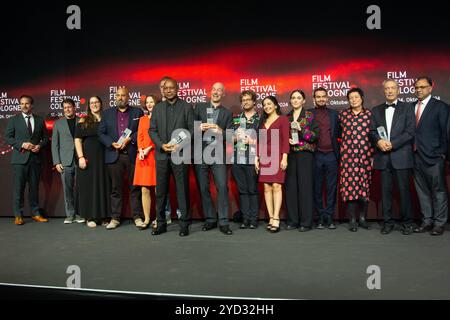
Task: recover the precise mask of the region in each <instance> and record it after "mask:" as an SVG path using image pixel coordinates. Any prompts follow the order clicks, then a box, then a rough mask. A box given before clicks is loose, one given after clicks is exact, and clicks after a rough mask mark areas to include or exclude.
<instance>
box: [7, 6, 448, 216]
mask: <svg viewBox="0 0 450 320" xmlns="http://www.w3.org/2000/svg"><path fill="white" fill-rule="evenodd" d="M70 4H73V3H69V2H57V3H44V4H42V3H34V4H23V5H19V4H11V3H10V4H8V5H7V6H5V7H4V14H3V16H2V19H1V20H0V30H1V38H0V39H1V41H2V56H1V59H0V66H1V70H2V76H1V77H0V95H1V96H0V174H1V177H2V180H1V181H2V182H3V188H2V192H1V193H0V203H1V206H0V208H1V210H0V215H4V216H9V215H12V201H11V199H12V185H11V183H12V176H11V167H10V164H9V161H10V154H11V153H10V150H9V147H8V146H7V145H6V144H5V141H4V138H3V134H4V130H5V128H6V123H7V119H8V118H9V117H10V116H12V115H14V114H16V113H17V112H18V101H17V98H18V97H19V96H20V95H21V94H23V93H27V94H31V95H33V96H34V97H35V100H36V103H35V111H36V112H37V113H38V114H40V115H43V116H45V117H46V118H47V120H48V121H49V123H51V121H52V120H54V119H55V118H57V117H59V116H61V115H62V109H61V101H62V99H63V98H64V97H66V96H69V97H72V98H74V99H75V100H76V101H77V102H78V109H77V111H78V112H83V111H84V110H85V108H86V101H87V99H88V98H89V97H90V96H91V95H99V96H100V97H102V98H103V100H104V103H105V105H106V106H109V105H110V104H111V103H112V101H113V100H114V91H115V88H116V87H117V86H118V85H127V86H128V87H130V89H131V94H132V97H131V102H132V104H134V105H136V106H139V105H140V104H141V97H142V96H144V95H147V94H150V93H158V92H159V90H158V82H159V79H160V78H161V77H162V76H165V75H170V76H172V77H174V78H176V79H177V80H178V82H179V83H180V86H181V90H180V96H181V97H182V98H183V99H186V100H187V101H188V102H192V103H195V102H196V101H203V100H205V99H207V95H208V93H209V89H210V87H211V85H212V84H213V83H214V82H216V81H221V82H223V83H224V84H225V86H226V88H227V95H226V97H225V101H224V104H225V105H226V106H228V107H229V108H231V110H233V112H235V113H237V112H239V110H240V108H239V99H238V95H239V93H240V92H241V91H242V90H243V89H245V88H246V87H253V89H255V90H256V91H257V92H258V95H259V98H263V97H264V96H265V95H269V94H275V95H276V96H277V97H278V99H279V101H280V102H281V105H282V107H283V111H284V112H287V111H289V109H290V108H289V106H288V104H287V102H288V97H289V93H290V91H292V90H293V89H297V88H300V89H303V90H304V91H305V92H306V94H307V97H308V101H307V105H308V106H309V107H313V103H312V99H311V94H312V91H313V89H314V88H315V87H317V86H320V85H325V86H328V87H329V88H330V92H329V94H330V95H331V96H330V105H331V107H333V108H336V109H339V110H340V109H343V108H346V107H348V104H346V98H345V93H346V90H348V88H349V87H350V86H360V87H362V88H363V89H364V90H365V92H366V102H365V106H366V107H369V108H371V107H373V106H375V105H377V104H379V103H382V102H383V94H382V90H381V82H382V81H383V80H384V79H385V78H386V77H393V78H396V79H397V80H398V81H399V82H400V83H401V92H402V93H401V95H400V97H401V98H402V99H403V100H405V101H412V99H413V97H414V95H413V81H414V79H415V78H416V77H418V76H420V75H423V74H426V75H430V76H431V77H432V78H433V79H434V80H435V82H436V84H435V87H434V90H433V95H434V96H436V97H438V98H440V99H442V100H444V101H446V102H449V101H450V92H449V82H450V78H449V76H450V59H449V53H450V50H449V49H450V43H449V40H448V32H449V31H450V23H449V20H448V17H447V16H446V13H447V11H446V10H445V7H444V5H443V4H439V3H436V4H435V3H433V2H429V3H423V4H422V6H421V7H420V8H419V7H416V6H415V5H412V4H411V3H408V2H396V3H395V4H392V3H389V4H383V3H378V5H379V6H380V8H381V30H368V29H367V27H366V20H367V18H368V17H369V14H367V13H366V9H367V7H368V6H369V5H370V4H372V3H370V2H359V3H358V4H348V3H345V4H344V3H341V2H339V3H335V4H327V3H321V2H317V3H308V4H307V5H306V4H304V3H303V2H298V1H297V2H282V1H281V2H280V1H278V2H267V3H266V2H246V3H242V4H230V3H212V2H211V3H195V4H194V3H184V4H179V3H176V2H169V1H168V2H164V3H157V4H154V3H150V2H133V1H128V2H126V3H125V2H124V3H122V4H110V3H103V4H102V3H97V2H96V3H87V2H86V3H83V2H78V3H76V4H77V5H79V6H80V8H81V27H82V28H81V30H68V29H67V27H66V20H67V18H68V17H69V15H68V14H66V8H67V7H68V6H69V5H70ZM46 157H47V159H48V161H47V162H46V166H45V168H44V171H43V177H42V184H41V204H42V207H43V208H45V210H46V211H47V212H48V214H49V215H50V216H62V215H64V207H63V202H62V197H63V196H62V192H61V188H62V186H61V182H60V180H59V177H58V175H57V173H56V172H55V171H52V168H51V156H50V153H49V148H47V150H46ZM230 185H231V188H230V198H231V201H232V205H231V208H230V214H231V213H232V212H234V211H235V210H236V209H237V199H238V197H237V191H236V188H235V186H234V183H233V181H232V179H230ZM196 188H197V187H196V183H195V179H194V178H193V176H192V179H191V194H192V207H193V211H194V217H201V207H200V199H199V197H198V192H195V191H196ZM378 188H379V177H378V175H377V174H375V180H374V184H373V191H372V197H371V198H372V200H373V201H372V202H371V207H370V216H371V217H373V218H375V217H381V211H379V204H380V203H379V202H380V194H379V191H378ZM172 194H174V193H173V192H172ZM173 201H174V202H175V201H176V200H175V199H173ZM263 202H264V201H263V197H261V203H263ZM415 207H416V209H417V201H415ZM124 210H125V211H126V212H127V211H128V207H126V208H124ZM264 210H265V209H264V207H263V206H262V208H261V216H263V215H264ZM337 214H338V215H339V216H341V217H344V212H343V211H342V210H341V206H340V209H338V211H337ZM416 214H417V213H416ZM127 215H128V213H127Z"/></svg>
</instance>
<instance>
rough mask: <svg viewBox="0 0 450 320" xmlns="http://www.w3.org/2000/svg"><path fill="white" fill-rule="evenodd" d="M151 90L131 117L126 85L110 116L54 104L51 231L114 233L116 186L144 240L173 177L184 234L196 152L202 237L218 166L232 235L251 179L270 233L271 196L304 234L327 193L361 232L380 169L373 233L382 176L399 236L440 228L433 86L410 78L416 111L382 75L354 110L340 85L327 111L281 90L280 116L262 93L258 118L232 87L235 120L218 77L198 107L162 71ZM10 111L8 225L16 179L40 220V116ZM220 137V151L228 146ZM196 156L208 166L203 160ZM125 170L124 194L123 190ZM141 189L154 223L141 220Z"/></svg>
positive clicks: (327, 208) (248, 223)
mask: <svg viewBox="0 0 450 320" xmlns="http://www.w3.org/2000/svg"><path fill="white" fill-rule="evenodd" d="M160 88H161V95H162V98H161V99H160V98H159V97H158V96H157V95H149V96H147V97H146V99H145V105H144V106H143V108H142V109H140V108H135V107H131V106H129V104H128V99H129V92H128V89H127V88H126V87H120V88H119V89H118V90H117V94H116V106H115V107H112V108H108V109H103V105H102V100H101V99H100V98H99V97H97V96H94V97H91V98H90V99H89V105H88V107H87V110H86V116H84V117H81V118H78V117H77V116H76V114H75V103H74V101H73V100H71V99H65V100H64V101H63V108H64V117H63V118H61V119H59V120H58V121H56V122H55V124H54V126H53V132H52V139H51V150H52V158H53V165H54V168H55V169H56V170H57V172H58V173H59V174H60V175H61V180H62V186H63V191H64V201H65V211H66V215H67V217H66V219H65V220H64V223H67V224H69V223H73V222H77V223H84V222H86V224H87V226H88V227H96V226H97V225H99V224H102V225H104V226H105V227H106V228H107V229H109V230H112V229H115V228H117V227H118V226H119V225H120V223H121V213H122V206H123V199H124V192H123V191H124V188H126V187H127V188H128V189H129V199H130V204H131V212H132V214H133V220H134V223H135V225H136V227H137V228H138V229H140V230H144V229H147V228H149V227H151V229H152V234H153V235H160V234H162V233H165V232H166V231H167V224H168V223H170V221H169V220H168V218H169V219H170V215H169V217H168V216H167V214H166V212H167V208H168V204H169V181H170V178H171V176H173V178H174V180H175V185H176V197H177V203H178V209H177V215H178V219H179V226H180V231H179V235H180V236H187V235H189V225H190V204H189V172H188V170H189V163H190V161H179V160H180V159H189V160H191V159H192V158H196V159H197V160H198V161H194V169H195V176H196V180H197V184H198V187H199V191H200V195H201V202H202V208H203V214H204V217H205V219H206V220H205V223H204V224H203V227H202V230H203V231H208V230H211V229H214V228H217V227H218V228H219V230H220V231H221V232H222V233H224V234H226V235H231V234H232V233H233V231H232V230H231V228H230V222H229V215H228V212H229V197H228V178H227V164H231V167H232V168H231V171H232V175H233V177H234V180H235V181H236V185H237V189H238V192H239V209H240V212H241V213H242V216H243V221H242V224H241V225H240V228H241V229H255V228H257V227H258V218H259V192H258V189H259V188H258V186H259V183H262V184H263V190H264V200H265V204H266V209H267V214H268V218H269V221H268V223H267V225H266V228H267V230H268V231H270V232H271V233H276V232H279V231H280V211H281V207H282V203H283V199H284V201H285V205H286V209H287V222H286V230H294V229H298V230H299V231H301V232H305V231H309V230H311V229H312V227H313V214H314V212H315V211H316V212H317V214H318V221H317V225H316V228H317V229H325V228H328V229H335V228H336V225H335V224H334V221H333V215H334V213H335V206H336V200H337V190H339V196H340V198H341V199H342V201H343V202H344V203H346V207H347V214H348V217H349V230H350V231H357V230H358V227H361V228H365V229H369V228H370V226H369V224H368V222H367V210H368V203H369V197H370V192H371V187H372V174H373V171H374V170H379V171H380V173H381V195H382V210H383V216H384V225H383V228H382V229H381V233H382V234H388V233H390V232H392V231H393V229H394V226H395V220H394V218H393V214H392V194H393V192H392V191H393V185H394V180H395V182H396V184H397V186H398V190H399V194H400V214H401V231H402V233H403V234H405V235H408V234H411V233H413V232H418V233H422V232H426V231H429V232H430V234H432V235H441V234H442V233H443V232H444V225H445V223H446V222H447V217H448V200H447V190H446V180H445V161H446V160H449V156H450V152H449V149H450V143H449V138H450V107H449V106H448V105H447V104H445V103H444V102H442V101H440V100H437V99H435V98H433V97H432V96H431V93H432V90H433V82H432V80H431V79H430V78H429V77H419V78H418V79H417V80H416V82H415V92H416V96H417V99H418V100H417V102H416V103H413V104H408V103H405V102H402V101H400V100H399V99H398V95H399V86H398V83H397V82H396V81H395V80H393V79H387V80H385V81H384V82H383V90H384V95H385V102H383V103H382V104H380V105H379V106H376V107H374V108H372V109H371V110H370V109H368V108H366V107H364V92H363V90H361V89H360V88H352V89H350V90H349V91H348V93H347V98H348V102H349V108H347V109H344V110H342V111H341V112H339V113H338V112H337V111H336V110H333V109H330V108H328V106H327V103H328V96H327V90H326V89H324V88H317V89H315V90H314V92H313V100H314V105H315V107H314V108H311V109H307V108H306V107H305V105H306V96H305V93H304V92H303V91H302V90H294V91H292V92H291V94H290V105H291V107H292V110H291V111H290V112H289V113H288V114H287V115H283V114H282V112H281V108H280V105H279V103H278V101H277V99H276V98H275V97H274V96H268V97H265V98H264V99H263V100H262V107H263V112H262V113H261V114H260V113H258V111H257V109H256V102H257V96H256V94H255V92H253V91H243V92H241V94H240V96H239V98H240V104H241V107H242V112H241V113H240V114H238V115H236V116H234V117H233V114H232V112H231V111H230V110H228V109H227V108H226V107H224V106H223V105H222V99H223V97H224V95H225V87H224V85H223V84H222V83H220V82H217V83H215V84H214V85H213V86H212V88H211V93H210V101H209V102H207V103H198V104H197V105H195V107H193V106H191V105H190V104H188V103H187V102H186V101H184V100H182V99H180V98H179V97H178V95H177V92H178V84H177V81H176V80H175V79H172V78H170V77H164V78H163V79H162V80H161V82H160ZM20 108H21V111H22V112H21V113H19V114H18V115H16V116H14V117H12V118H11V119H10V120H9V122H8V126H7V129H6V132H5V137H6V141H7V143H8V144H10V145H11V146H13V148H14V150H13V154H12V160H11V163H12V165H13V170H14V215H15V224H16V225H22V224H23V223H24V220H23V207H24V189H25V186H26V183H28V185H29V198H30V206H31V211H32V219H33V220H35V221H38V222H46V221H47V219H46V218H45V217H43V216H42V215H41V214H40V211H39V210H40V209H39V204H38V196H39V190H38V186H39V178H40V171H41V166H42V160H41V157H40V154H41V150H42V148H43V147H45V146H46V145H47V144H48V143H49V138H48V133H47V130H46V127H45V123H44V119H43V118H41V117H39V116H38V115H36V114H33V98H32V97H31V96H27V95H23V96H22V97H20ZM229 132H231V140H230V139H228V137H229ZM196 134H199V135H200V139H201V143H199V144H196V143H194V144H192V143H190V142H189V141H191V139H189V137H195V136H196ZM226 137H227V139H226ZM230 141H231V143H230ZM229 143H230V146H231V147H232V151H231V152H227V146H228V144H229ZM192 148H193V149H194V150H193V152H192ZM207 152H209V155H210V156H211V157H212V159H213V161H211V159H209V158H208V159H207V158H206V157H204V156H202V155H205V154H206V153H207ZM230 154H231V158H229V156H230ZM274 159H275V160H274ZM229 160H230V161H229ZM210 173H211V174H212V176H213V179H214V184H215V187H216V189H217V208H216V207H215V205H214V204H213V200H212V197H211V192H210V176H209V175H210ZM411 175H412V176H413V178H414V184H415V189H416V191H417V196H418V199H419V202H420V208H421V214H422V221H421V224H419V225H415V224H414V221H413V212H412V211H413V210H412V205H411V194H410V177H411ZM125 176H127V177H128V178H127V180H128V182H129V185H128V186H125V185H124V183H125V180H126V179H125ZM153 190H154V192H155V199H156V219H155V220H154V221H153V222H152V221H151V218H150V208H151V193H152V191H153ZM283 190H284V191H285V193H286V194H285V195H283ZM169 212H170V209H169Z"/></svg>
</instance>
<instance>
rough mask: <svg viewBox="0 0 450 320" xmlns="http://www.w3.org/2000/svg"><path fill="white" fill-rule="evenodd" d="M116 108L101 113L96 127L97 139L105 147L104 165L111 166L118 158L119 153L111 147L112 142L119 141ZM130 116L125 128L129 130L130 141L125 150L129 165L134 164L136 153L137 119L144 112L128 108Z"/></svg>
mask: <svg viewBox="0 0 450 320" xmlns="http://www.w3.org/2000/svg"><path fill="white" fill-rule="evenodd" d="M117 110H118V108H117V107H113V108H109V109H107V110H105V111H103V113H102V120H101V121H100V123H99V125H98V137H99V140H100V141H101V143H103V144H104V145H105V163H106V164H112V163H114V162H116V161H117V159H118V158H119V152H118V151H117V150H116V149H114V148H113V147H112V143H113V142H117V141H118V140H119V135H118V133H117ZM128 112H130V116H129V119H128V126H127V128H128V129H130V130H131V132H132V133H131V136H130V138H131V141H130V143H129V144H128V145H127V147H126V150H127V151H128V156H129V157H130V161H131V163H135V162H136V152H137V131H138V126H139V119H140V118H141V117H142V116H143V115H144V112H143V111H142V110H141V109H139V108H134V107H129V111H128Z"/></svg>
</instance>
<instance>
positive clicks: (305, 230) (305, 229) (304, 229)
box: [298, 226, 311, 232]
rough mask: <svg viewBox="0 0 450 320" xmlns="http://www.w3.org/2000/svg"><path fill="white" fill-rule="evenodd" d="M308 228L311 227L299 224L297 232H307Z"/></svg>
mask: <svg viewBox="0 0 450 320" xmlns="http://www.w3.org/2000/svg"><path fill="white" fill-rule="evenodd" d="M310 230H311V227H304V226H301V227H300V228H299V229H298V231H299V232H307V231H310Z"/></svg>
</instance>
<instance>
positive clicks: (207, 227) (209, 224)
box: [202, 222, 217, 231]
mask: <svg viewBox="0 0 450 320" xmlns="http://www.w3.org/2000/svg"><path fill="white" fill-rule="evenodd" d="M214 228H217V222H207V223H205V224H204V225H203V228H202V230H203V231H208V230H211V229H214Z"/></svg>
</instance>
